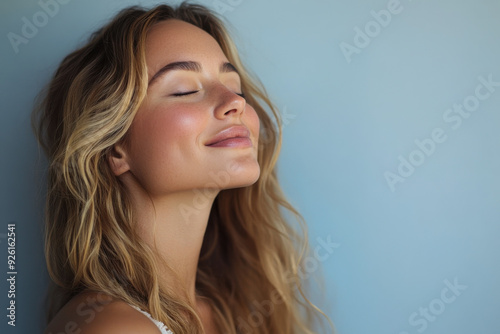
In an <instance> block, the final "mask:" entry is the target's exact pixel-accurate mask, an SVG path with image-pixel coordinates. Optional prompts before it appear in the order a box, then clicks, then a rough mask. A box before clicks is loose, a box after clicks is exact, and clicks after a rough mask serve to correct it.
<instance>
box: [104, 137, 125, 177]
mask: <svg viewBox="0 0 500 334" xmlns="http://www.w3.org/2000/svg"><path fill="white" fill-rule="evenodd" d="M107 158H108V163H109V167H110V168H111V171H112V172H113V174H115V175H116V176H119V175H121V174H123V173H125V172H127V171H129V170H130V166H129V164H128V156H127V153H126V151H125V149H124V147H123V145H122V144H121V143H120V144H115V145H113V147H112V148H111V151H110V152H109V154H108V157H107Z"/></svg>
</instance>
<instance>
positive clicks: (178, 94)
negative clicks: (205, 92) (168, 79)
mask: <svg viewBox="0 0 500 334" xmlns="http://www.w3.org/2000/svg"><path fill="white" fill-rule="evenodd" d="M198 92H199V91H198V90H193V91H190V92H182V93H174V94H172V96H184V95H190V94H194V93H198Z"/></svg>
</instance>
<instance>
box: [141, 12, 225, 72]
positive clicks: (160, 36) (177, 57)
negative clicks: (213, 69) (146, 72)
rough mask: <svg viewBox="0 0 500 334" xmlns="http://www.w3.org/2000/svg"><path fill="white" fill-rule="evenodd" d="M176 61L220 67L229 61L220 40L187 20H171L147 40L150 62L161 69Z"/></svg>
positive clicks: (151, 67)
mask: <svg viewBox="0 0 500 334" xmlns="http://www.w3.org/2000/svg"><path fill="white" fill-rule="evenodd" d="M174 61H197V62H200V63H201V64H202V65H203V63H207V62H210V61H213V62H216V63H217V66H218V65H219V64H220V62H222V61H227V58H226V56H225V55H224V52H223V51H222V49H221V48H220V46H219V44H218V43H217V41H216V40H215V39H214V38H213V37H212V36H211V35H210V34H208V33H207V32H206V31H204V30H202V29H200V28H198V27H196V26H194V25H192V24H190V23H187V22H184V21H180V20H175V19H171V20H167V21H162V22H159V23H157V24H155V25H154V26H153V27H152V28H151V30H150V32H149V33H148V36H147V38H146V62H147V65H148V68H150V70H158V69H159V68H160V67H162V66H163V65H165V64H167V63H170V62H174Z"/></svg>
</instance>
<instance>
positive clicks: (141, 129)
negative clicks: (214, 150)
mask: <svg viewBox="0 0 500 334" xmlns="http://www.w3.org/2000/svg"><path fill="white" fill-rule="evenodd" d="M144 111H145V112H144V113H143V114H138V115H137V117H136V119H134V121H133V123H132V127H131V129H130V131H131V133H130V142H131V158H132V160H133V161H132V164H133V165H135V167H136V168H137V169H138V170H137V172H139V173H145V172H146V171H147V170H150V171H151V172H157V171H159V170H161V169H162V168H163V169H165V168H167V169H169V170H170V171H171V172H175V170H172V169H175V168H176V166H178V165H183V164H184V162H185V161H184V160H186V159H188V158H189V154H193V153H194V151H196V149H197V146H198V144H199V137H198V136H199V134H201V133H202V130H203V128H204V126H205V120H204V119H203V118H202V117H200V116H201V115H200V112H199V110H198V111H197V110H196V108H193V107H191V108H190V107H189V106H182V107H180V106H179V107H176V106H169V107H168V108H166V107H157V108H154V109H149V110H147V111H146V110H144ZM174 162H175V163H174ZM167 166H168V167H167Z"/></svg>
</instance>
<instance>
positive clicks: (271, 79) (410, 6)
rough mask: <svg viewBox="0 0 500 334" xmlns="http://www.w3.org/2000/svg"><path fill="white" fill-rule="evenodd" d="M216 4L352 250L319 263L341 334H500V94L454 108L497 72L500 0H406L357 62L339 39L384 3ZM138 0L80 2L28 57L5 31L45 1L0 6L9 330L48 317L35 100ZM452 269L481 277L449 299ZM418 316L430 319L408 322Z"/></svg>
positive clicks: (303, 188) (350, 36) (314, 215)
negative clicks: (426, 152)
mask: <svg viewBox="0 0 500 334" xmlns="http://www.w3.org/2000/svg"><path fill="white" fill-rule="evenodd" d="M220 1H221V2H223V3H226V4H232V5H231V7H230V8H228V9H231V10H227V11H226V12H224V13H223V15H224V16H225V17H226V18H227V20H228V21H230V22H231V24H232V26H233V27H234V31H235V33H236V36H235V37H236V40H237V43H238V45H239V47H240V51H241V53H242V56H243V58H244V60H245V61H246V63H247V64H248V65H249V67H250V68H251V69H252V70H253V72H255V73H256V74H257V75H258V76H259V77H260V78H261V80H262V81H263V83H264V84H265V86H266V88H267V89H268V91H269V93H270V95H271V96H272V97H273V98H274V100H275V101H276V104H277V105H278V107H280V108H281V109H282V111H283V115H284V120H285V128H284V141H283V150H282V155H281V158H280V162H279V170H280V173H281V174H280V175H281V181H282V183H283V185H284V188H285V190H286V192H287V194H288V196H289V199H290V200H291V202H292V203H293V204H294V205H295V206H296V207H297V208H298V209H299V210H300V211H301V212H302V213H303V215H304V216H305V218H306V220H307V221H308V223H309V226H310V241H311V245H312V246H313V247H317V246H319V245H320V243H319V241H318V239H317V238H322V239H323V240H327V239H328V238H330V240H331V241H332V242H335V243H337V244H339V246H338V247H337V248H335V250H334V252H333V253H332V254H329V256H328V257H327V258H326V259H323V260H322V261H321V264H322V265H323V267H324V274H325V282H326V288H327V290H326V292H325V297H326V300H327V302H326V303H321V302H320V299H319V298H317V297H315V301H318V303H320V306H321V307H322V308H323V309H324V310H325V311H326V312H327V313H328V315H330V316H331V317H332V319H333V320H334V322H335V324H336V327H337V329H338V332H339V333H344V334H367V333H370V334H401V333H403V332H407V333H409V334H414V333H420V332H425V333H426V334H434V333H455V334H466V333H482V334H487V333H489V334H497V333H500V317H498V314H499V312H500V288H499V283H500V263H499V262H500V261H499V254H500V253H499V251H500V242H499V241H498V239H499V237H500V227H499V226H500V225H499V224H500V177H499V173H500V172H499V171H500V149H499V148H500V147H499V144H500V131H499V125H500V114H499V111H500V110H499V107H500V87H497V88H496V90H495V92H494V93H492V94H491V96H490V97H489V98H487V99H485V100H484V101H481V104H480V106H479V108H478V109H477V110H476V111H474V112H473V113H472V114H471V116H470V117H469V118H467V119H463V122H462V123H461V126H460V127H458V128H456V129H453V128H452V125H453V123H447V122H445V120H444V119H443V115H444V114H445V112H446V110H447V109H449V108H451V107H452V106H453V104H455V103H463V101H464V99H466V98H467V97H468V96H469V95H471V94H474V91H475V88H476V86H477V85H478V84H479V83H480V82H479V80H478V77H479V76H483V77H485V78H487V77H488V75H491V76H492V78H493V80H494V81H496V82H500V67H499V59H500V43H499V42H500V40H499V37H500V36H499V33H500V20H499V17H500V2H499V1H496V0H475V1H473V0H459V1H451V0H441V1H430V0H413V1H411V0H401V3H400V6H401V9H400V13H399V14H397V15H392V18H391V21H390V22H389V23H388V24H387V26H386V27H384V28H382V29H381V31H380V32H378V34H375V33H377V31H374V32H375V33H372V35H376V36H374V37H373V38H372V39H371V42H370V44H369V45H368V46H366V47H365V48H362V49H360V50H359V53H358V54H353V55H352V59H351V62H350V63H349V62H348V61H347V59H346V57H345V56H344V54H343V53H342V51H341V48H340V44H341V43H342V42H344V43H349V44H351V45H354V41H353V40H354V37H355V31H354V29H355V27H359V28H361V29H364V28H365V25H366V24H368V26H369V27H370V23H369V22H370V21H373V20H374V19H373V17H372V15H371V14H370V12H371V11H376V12H378V11H380V10H382V9H386V8H387V4H388V1H385V0H384V1H379V0H377V1H367V0H357V1H334V0H315V1H298V0H288V1H285V0H281V1H277V0H273V1H265V0H231V1H230V0H220ZM199 2H200V3H202V4H205V5H208V6H210V7H212V8H214V4H215V2H216V1H213V0H200V1H199ZM136 3H137V2H136V1H116V0H115V1H110V0H107V1H98V0H90V1H82V0H73V1H70V2H69V3H68V4H65V5H61V6H60V8H59V12H58V13H57V14H56V15H54V17H50V18H49V20H48V22H47V24H46V25H45V26H43V27H41V28H39V31H38V33H37V34H36V36H34V37H33V38H31V39H29V42H28V43H27V44H21V45H20V46H19V52H18V53H15V52H14V49H13V47H12V46H11V44H10V42H9V40H8V38H7V34H8V33H9V32H14V33H16V34H21V27H22V25H23V21H22V18H23V17H27V18H28V19H30V20H32V17H33V15H34V14H36V13H37V12H38V11H40V10H41V7H40V6H39V4H38V2H37V1H35V0H20V1H9V2H6V1H3V2H1V3H0V9H1V14H0V15H1V18H0V27H1V29H0V31H1V36H2V40H1V43H0V51H1V79H0V85H1V86H0V92H1V94H2V95H1V97H2V98H1V101H2V108H1V112H2V114H1V122H0V136H1V137H0V145H1V156H2V159H1V160H0V163H1V165H0V178H1V195H0V196H1V197H0V207H1V216H0V242H1V243H0V248H1V251H0V259H1V260H0V268H1V275H0V276H1V277H5V276H6V272H7V268H6V257H7V251H6V238H5V233H7V223H9V222H12V221H14V222H16V224H17V262H18V275H17V293H18V294H17V298H16V302H17V310H18V313H17V321H16V324H17V326H16V327H15V329H14V328H12V327H10V326H7V324H6V322H7V320H6V317H5V314H6V310H5V309H6V307H7V302H8V299H7V297H6V294H7V285H6V281H5V279H2V280H1V281H2V283H1V284H0V309H1V310H3V311H1V312H0V319H1V320H0V331H1V332H2V333H35V332H39V331H40V330H41V328H42V325H41V324H42V315H41V314H42V305H43V296H44V294H45V286H46V283H47V275H46V270H45V262H44V259H43V248H42V240H41V219H42V218H41V217H42V216H41V214H42V202H41V199H42V197H43V190H44V188H43V182H42V181H41V179H42V177H41V176H42V175H43V168H44V164H43V161H42V162H41V163H40V164H37V161H38V153H37V148H36V144H35V141H34V138H33V136H32V134H31V129H30V126H29V115H30V112H31V108H32V106H33V99H34V97H35V95H36V94H37V92H38V91H39V90H40V89H41V88H42V86H43V85H44V84H45V83H46V82H47V81H48V79H49V77H50V75H51V74H52V73H53V71H54V70H55V68H56V66H57V64H58V63H59V62H60V61H61V59H62V57H63V56H65V55H66V54H67V53H69V52H70V51H72V50H73V49H74V48H76V47H77V46H78V45H80V44H81V43H82V42H83V41H84V40H85V39H86V38H87V36H88V33H89V32H90V31H93V30H95V29H96V28H98V27H100V26H101V25H102V24H103V23H104V22H106V20H107V19H108V18H109V17H110V16H111V15H112V14H113V13H114V12H116V11H117V10H118V9H121V8H123V7H125V6H127V5H132V4H136ZM140 3H141V4H144V5H148V6H149V5H151V4H153V3H154V2H152V1H141V2H140ZM372 28H373V27H372ZM375 28H376V27H375ZM483 92H486V91H484V90H483ZM435 128H441V129H442V130H443V132H444V134H445V135H446V141H445V142H443V143H438V144H436V147H435V149H434V152H433V154H432V155H430V156H428V157H426V158H425V161H424V162H423V163H422V164H421V165H420V166H418V167H416V168H415V170H414V172H413V173H412V174H411V175H410V176H408V177H407V178H405V182H404V183H398V184H396V185H395V189H394V191H391V189H390V187H389V186H388V184H387V182H386V179H385V177H384V173H385V172H386V171H390V172H393V173H397V169H398V165H399V163H400V162H399V160H398V157H399V156H400V155H401V156H402V157H404V158H406V159H409V156H410V155H411V154H412V152H413V151H415V150H416V149H418V147H417V146H416V144H415V143H414V142H415V140H423V139H424V138H429V137H430V135H431V132H432V131H433V129H435ZM414 154H418V153H414ZM414 157H417V156H416V155H414ZM455 279H456V280H457V282H458V283H459V284H460V285H463V286H466V287H467V288H465V289H464V290H462V292H461V294H460V295H459V296H457V297H455V300H454V301H453V302H452V303H443V302H442V301H440V299H441V298H442V297H441V291H442V290H443V289H444V288H445V287H446V284H445V283H444V281H445V280H448V281H449V282H451V283H453V281H454V280H455ZM445 296H447V297H448V298H449V297H451V296H452V294H451V292H448V294H447V295H445ZM440 305H445V309H444V311H443V310H439V309H436V307H439V306H440ZM429 306H431V308H432V307H434V311H435V312H437V313H440V314H439V315H437V316H435V319H433V321H427V320H425V321H424V320H422V319H425V318H424V317H422V316H420V315H419V312H420V308H429ZM441 311H442V313H441ZM414 312H417V317H416V318H415V319H414V320H418V321H420V322H419V323H417V324H418V325H415V324H413V325H412V324H411V323H410V322H409V318H410V316H411V315H412V314H413V313H414ZM422 322H424V323H426V328H425V329H424V325H423V323H422ZM419 330H420V331H419Z"/></svg>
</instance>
